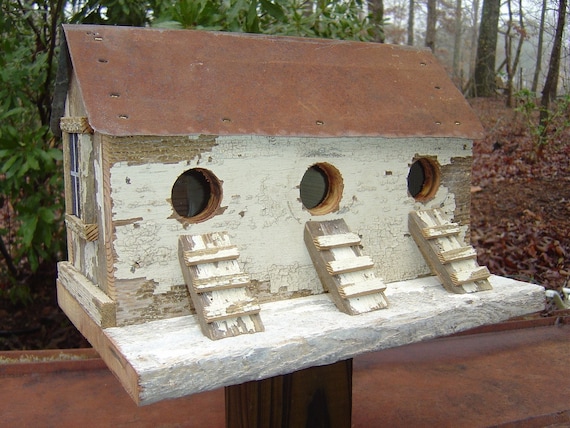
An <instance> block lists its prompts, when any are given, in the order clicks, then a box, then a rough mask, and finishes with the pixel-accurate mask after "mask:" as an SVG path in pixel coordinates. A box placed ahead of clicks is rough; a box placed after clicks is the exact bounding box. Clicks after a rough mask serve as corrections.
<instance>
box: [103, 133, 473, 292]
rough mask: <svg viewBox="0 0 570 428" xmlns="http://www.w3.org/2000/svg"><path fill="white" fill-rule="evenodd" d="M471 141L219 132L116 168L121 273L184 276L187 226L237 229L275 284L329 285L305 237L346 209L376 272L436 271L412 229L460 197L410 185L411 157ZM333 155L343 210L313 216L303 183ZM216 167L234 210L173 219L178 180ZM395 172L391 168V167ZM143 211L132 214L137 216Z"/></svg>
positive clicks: (441, 155) (250, 260)
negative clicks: (188, 154)
mask: <svg viewBox="0 0 570 428" xmlns="http://www.w3.org/2000/svg"><path fill="white" fill-rule="evenodd" d="M465 144H466V142H465V141H463V140H450V139H446V140H442V139H436V138H433V139H429V138H428V139H422V140H421V141H420V142H418V141H411V140H406V139H370V138H327V139H306V138H284V137H271V138H266V137H248V136H246V137H219V138H218V139H217V145H215V146H214V147H213V148H212V151H211V152H208V153H202V155H201V156H200V157H196V158H193V159H187V160H185V161H182V162H178V163H174V164H145V165H129V164H128V163H126V162H118V163H115V164H114V165H113V166H112V167H111V171H110V172H111V188H112V193H111V197H112V200H113V221H114V222H115V225H116V226H115V232H116V240H115V242H114V250H115V253H116V262H115V269H116V271H115V275H116V277H117V278H120V279H132V278H140V277H145V278H147V279H149V280H154V281H156V282H157V283H158V284H159V285H158V287H157V289H156V291H155V293H161V292H165V291H167V290H169V289H170V287H171V286H172V285H178V284H183V283H184V279H183V277H182V272H181V269H180V266H179V264H178V263H179V262H178V256H177V239H178V236H179V235H180V234H203V233H208V232H215V231H224V230H226V231H228V232H229V235H230V238H231V241H232V242H233V243H234V245H236V246H237V247H238V249H239V252H240V255H241V256H240V264H243V270H244V272H246V273H247V274H249V275H250V276H251V278H252V280H257V281H268V280H269V281H270V282H271V286H270V289H271V292H272V293H277V292H280V291H284V290H285V291H299V290H308V291H309V292H310V293H320V292H322V287H321V285H320V282H319V280H318V278H317V276H316V273H315V272H314V268H313V266H312V264H311V260H310V258H309V255H308V253H307V250H306V248H305V245H304V242H303V227H304V223H305V222H306V221H308V220H332V219H335V218H339V217H343V218H344V219H345V221H346V223H347V224H348V226H349V227H350V228H351V229H352V230H353V231H354V232H356V233H358V234H359V235H361V236H362V245H363V246H364V250H365V252H366V254H367V255H369V256H370V257H371V258H372V260H373V261H374V262H375V266H376V267H375V269H376V271H377V272H376V273H377V275H378V276H379V277H382V278H384V279H385V281H386V282H392V281H396V280H404V279H409V278H414V277H417V276H419V275H424V274H427V273H429V269H428V267H427V265H426V264H425V262H424V260H423V258H422V257H421V255H420V253H419V251H418V249H417V247H416V245H415V243H414V242H413V239H412V238H411V237H410V236H409V233H408V227H407V216H408V212H409V211H411V210H413V209H419V208H423V209H426V208H431V207H436V206H437V207H440V206H441V207H443V209H444V210H445V211H446V212H453V210H454V209H455V208H456V207H455V197H454V195H453V194H451V193H450V192H449V190H448V189H447V188H445V187H443V186H442V187H441V188H440V189H439V191H438V193H437V194H436V196H435V198H434V199H433V200H432V201H430V202H429V203H427V204H421V203H418V202H416V201H414V200H413V198H411V197H410V196H409V195H408V192H407V174H408V171H409V165H410V164H411V163H412V160H413V157H414V156H415V155H416V154H419V155H430V156H437V160H438V162H439V163H440V164H441V165H446V164H449V163H450V160H451V158H453V157H462V156H470V155H471V152H470V150H469V149H470V146H469V149H465V148H464V146H465ZM322 161H326V162H328V163H330V164H332V165H334V166H335V167H336V168H337V169H338V170H339V171H340V173H341V175H342V178H343V182H344V183H343V184H344V192H343V197H342V199H341V201H340V207H339V211H338V212H336V213H331V214H327V215H324V216H318V217H317V216H312V215H311V214H310V213H309V212H308V211H307V210H306V209H305V208H304V207H303V206H302V204H301V202H300V198H299V188H298V186H299V183H300V181H301V178H302V176H303V174H304V173H305V171H306V169H307V168H309V167H310V166H311V165H313V164H315V163H317V162H322ZM198 166H199V167H201V168H206V169H208V170H210V171H211V172H213V173H214V174H215V175H216V176H217V178H218V179H219V180H220V181H222V182H223V195H224V196H223V199H222V202H221V206H222V207H224V208H225V211H224V212H223V214H221V215H217V216H215V217H213V218H212V219H210V220H207V221H205V222H202V223H198V224H191V225H189V226H187V227H186V228H184V227H183V225H182V224H181V223H180V222H179V221H178V220H176V219H175V218H173V208H172V206H171V204H170V202H169V200H170V194H171V189H172V185H173V184H174V182H175V181H176V179H177V177H178V176H179V175H180V174H182V173H183V172H184V171H186V170H188V169H190V168H194V167H198ZM387 172H389V174H388V173H387ZM137 218H142V220H136V221H134V222H133V221H131V222H129V219H137Z"/></svg>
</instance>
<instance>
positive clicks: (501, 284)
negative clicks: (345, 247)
mask: <svg viewBox="0 0 570 428" xmlns="http://www.w3.org/2000/svg"><path fill="white" fill-rule="evenodd" d="M490 282H491V283H492V285H493V290H492V291H486V292H481V293H472V294H453V293H448V292H447V291H446V290H445V289H444V288H443V287H442V286H441V283H440V282H439V280H438V279H437V277H434V276H430V277H425V278H418V279H415V280H407V281H401V282H394V283H390V284H389V286H388V288H387V289H386V297H387V298H388V299H389V300H390V308H389V309H388V310H381V311H373V312H369V313H365V314H361V315H358V316H349V315H346V314H344V313H342V312H339V310H338V309H337V308H336V307H335V305H334V304H333V302H331V300H330V298H329V297H328V296H327V295H318V296H308V297H303V298H298V299H295V300H293V301H280V302H272V303H267V304H262V305H261V308H262V313H263V324H264V326H265V332H260V333H256V334H246V335H240V336H237V337H231V338H227V339H224V340H210V339H209V338H207V337H205V336H204V335H203V334H202V332H201V330H200V324H199V321H198V319H197V317H196V316H185V317H177V318H171V319H167V320H159V321H153V322H150V323H146V324H141V325H132V326H127V327H113V328H108V329H105V330H93V329H82V328H79V330H80V331H81V332H82V333H83V334H84V335H85V336H86V337H87V339H88V340H89V341H90V342H91V343H92V344H93V346H95V348H96V349H97V350H99V352H100V353H102V357H103V359H105V360H106V361H107V360H108V359H110V360H111V363H113V364H115V365H116V362H115V360H116V358H115V357H113V356H112V354H111V353H110V352H109V350H108V349H106V348H105V346H106V345H103V348H102V349H101V345H97V342H95V341H94V337H93V336H94V335H103V336H104V338H105V340H106V341H107V342H109V341H110V342H111V343H113V344H114V345H113V349H114V352H117V353H119V355H120V357H121V358H123V359H124V360H125V361H127V362H128V364H126V367H124V368H123V369H122V370H123V371H124V370H127V369H128V367H132V368H133V370H134V372H135V373H136V383H138V384H139V396H138V397H137V401H138V402H139V403H140V404H150V403H153V402H156V401H160V400H164V399H168V398H175V397H181V396H185V395H189V394H193V393H197V392H201V391H205V390H210V389H215V388H219V387H221V386H228V385H236V384H240V383H243V382H248V381H252V380H259V379H266V378H269V377H272V376H277V375H281V374H287V373H291V372H293V371H296V370H301V369H304V368H308V367H313V366H318V365H325V364H331V363H334V362H336V361H341V360H345V359H347V358H352V357H353V356H355V355H359V354H362V353H365V352H369V351H373V350H379V349H386V348H391V347H394V346H400V345H404V344H408V343H413V342H418V341H422V340H427V339H430V338H434V337H439V336H444V335H448V334H452V333H456V332H459V331H463V330H467V329H469V328H472V327H476V326H480V325H485V324H493V323H497V322H500V321H504V320H506V319H509V318H512V317H516V316H521V315H525V314H528V313H531V312H537V311H540V310H542V309H543V308H544V288H543V287H540V286H537V285H534V284H528V283H524V282H520V281H516V280H513V279H509V278H502V277H498V276H491V277H490ZM292 302H293V303H294V304H293V305H292V304H291V303H292ZM66 313H67V310H66ZM68 315H69V314H68ZM72 316H73V314H72ZM70 318H71V316H70ZM87 318H89V317H87ZM72 319H73V318H72ZM89 319H91V318H89ZM95 340H99V339H98V337H97V336H96V337H95ZM104 354H106V355H104ZM119 369H121V368H120V367H119ZM129 376H130V375H129ZM119 378H121V376H119ZM124 378H125V377H124V376H123V377H122V378H121V381H122V382H123V381H124V380H125V379H124ZM129 388H131V390H132V387H130V386H129Z"/></svg>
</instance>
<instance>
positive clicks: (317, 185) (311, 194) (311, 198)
mask: <svg viewBox="0 0 570 428" xmlns="http://www.w3.org/2000/svg"><path fill="white" fill-rule="evenodd" d="M299 187H300V190H301V202H302V203H303V205H304V206H305V208H307V209H309V210H310V209H313V208H315V207H317V206H319V205H320V204H321V203H322V202H323V201H324V200H325V198H326V197H327V194H328V192H329V180H328V177H327V174H326V173H325V171H323V170H322V169H321V168H320V167H319V166H317V165H313V166H312V167H310V168H309V169H308V170H307V171H306V172H305V174H304V175H303V178H302V179H301V185H300V186H299Z"/></svg>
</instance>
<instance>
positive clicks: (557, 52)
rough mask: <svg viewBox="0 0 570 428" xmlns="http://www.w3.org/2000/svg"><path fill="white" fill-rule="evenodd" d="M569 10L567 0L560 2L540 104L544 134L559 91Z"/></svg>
mask: <svg viewBox="0 0 570 428" xmlns="http://www.w3.org/2000/svg"><path fill="white" fill-rule="evenodd" d="M567 8H568V1H567V0H560V3H559V7H558V22H557V24H556V34H555V35H554V44H553V45H552V53H551V54H550V61H549V63H548V74H547V75H546V81H545V82H544V88H543V90H542V98H541V100H540V104H541V106H542V109H541V110H540V124H541V125H542V128H543V130H544V132H547V126H546V123H547V122H548V120H549V117H548V116H549V109H550V102H551V101H552V100H555V99H556V92H557V89H558V77H559V73H560V57H561V53H562V43H563V36H564V25H565V23H566V9H567Z"/></svg>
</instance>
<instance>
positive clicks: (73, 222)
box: [65, 214, 99, 241]
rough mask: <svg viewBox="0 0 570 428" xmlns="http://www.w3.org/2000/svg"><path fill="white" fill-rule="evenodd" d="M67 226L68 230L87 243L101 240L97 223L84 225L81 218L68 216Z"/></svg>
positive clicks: (66, 217) (66, 218) (66, 216)
mask: <svg viewBox="0 0 570 428" xmlns="http://www.w3.org/2000/svg"><path fill="white" fill-rule="evenodd" d="M65 225H66V226H67V228H68V229H69V230H71V231H73V232H75V233H76V234H77V235H79V237H80V238H81V239H85V240H86V241H96V240H97V239H99V228H98V227H97V224H95V223H84V222H83V220H81V219H80V218H79V217H77V216H74V215H71V214H66V215H65Z"/></svg>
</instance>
